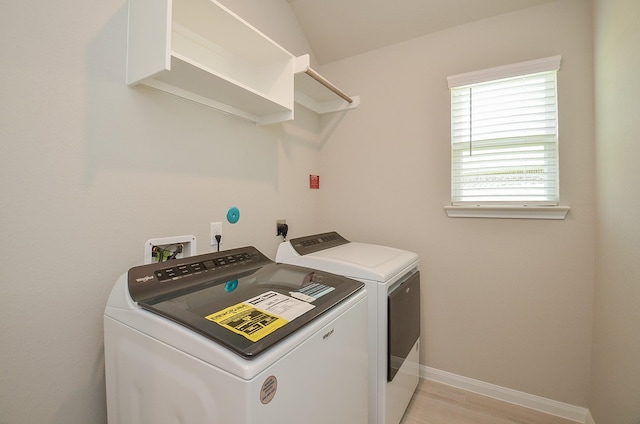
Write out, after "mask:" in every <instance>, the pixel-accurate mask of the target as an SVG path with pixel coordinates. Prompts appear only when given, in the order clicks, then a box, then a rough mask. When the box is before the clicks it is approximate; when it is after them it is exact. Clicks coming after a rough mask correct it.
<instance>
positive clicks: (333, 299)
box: [104, 247, 368, 424]
mask: <svg viewBox="0 0 640 424" xmlns="http://www.w3.org/2000/svg"><path fill="white" fill-rule="evenodd" d="M366 319H367V294H366V290H365V288H364V285H363V284H362V283H361V282H358V281H354V280H350V279H347V278H344V277H341V276H338V275H334V274H331V273H328V272H324V271H318V270H313V269H308V268H302V267H298V266H291V265H284V264H276V263H274V262H272V261H270V260H269V259H268V258H267V257H265V256H264V255H263V254H262V253H260V252H259V251H258V250H257V249H255V248H253V247H246V248H241V249H234V250H228V251H224V252H217V253H211V254H205V255H198V256H192V257H188V258H184V259H177V260H172V261H169V262H162V263H156V264H149V265H143V266H139V267H134V268H132V269H131V270H129V272H127V273H125V274H123V275H122V276H121V277H120V278H119V279H118V281H117V282H116V284H115V286H114V288H113V290H112V292H111V295H110V297H109V300H108V303H107V306H106V309H105V313H104V342H105V370H106V389H107V414H108V421H109V424H169V423H172V424H176V423H179V424H203V423H233V424H258V423H259V424H283V423H284V424H299V423H315V424H326V423H358V424H365V423H367V421H368V417H367V413H368V412H367V411H368V410H367V395H366V392H367V382H366V379H367V375H368V374H367V373H368V361H367V335H366V332H367V324H366Z"/></svg>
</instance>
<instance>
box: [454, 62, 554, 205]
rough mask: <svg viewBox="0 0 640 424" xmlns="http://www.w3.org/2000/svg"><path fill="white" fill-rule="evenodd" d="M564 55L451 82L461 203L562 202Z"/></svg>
mask: <svg viewBox="0 0 640 424" xmlns="http://www.w3.org/2000/svg"><path fill="white" fill-rule="evenodd" d="M559 66H560V57H559V56H557V57H554V58H549V59H541V60H537V61H531V62H524V63H520V64H516V65H511V66H506V67H500V68H493V69H490V70H485V71H480V72H476V73H470V74H463V75H458V76H454V77H450V78H449V79H448V81H449V86H450V88H451V202H452V204H453V205H465V204H466V205H468V204H478V205H482V204H508V205H557V204H558V203H559V184H558V174H559V172H558V107H557V87H556V73H557V70H558V69H559Z"/></svg>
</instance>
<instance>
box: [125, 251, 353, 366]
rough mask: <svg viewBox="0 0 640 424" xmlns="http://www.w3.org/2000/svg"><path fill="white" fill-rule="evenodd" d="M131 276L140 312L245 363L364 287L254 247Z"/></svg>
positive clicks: (133, 272)
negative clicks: (207, 341) (178, 327)
mask: <svg viewBox="0 0 640 424" xmlns="http://www.w3.org/2000/svg"><path fill="white" fill-rule="evenodd" d="M221 263H224V265H220V264H221ZM179 270H184V273H180V272H179ZM176 271H178V272H176ZM128 278H129V292H130V294H131V296H132V298H133V299H134V300H136V301H137V302H138V305H139V306H140V307H142V308H143V309H146V310H149V311H151V312H154V313H156V314H158V315H161V316H163V317H165V318H168V319H170V320H172V321H174V322H176V323H178V324H181V325H183V326H185V327H187V328H189V329H191V330H193V331H195V332H197V333H199V334H201V335H203V336H205V337H207V338H209V339H211V340H213V341H215V342H216V343H219V344H221V345H223V346H225V347H226V348H228V349H230V350H231V351H233V352H235V353H237V354H239V355H241V356H242V357H245V358H250V357H254V356H256V355H258V354H260V353H261V352H263V351H265V350H266V349H268V348H269V347H271V346H273V345H274V344H276V343H278V342H279V341H280V340H282V339H284V338H285V337H287V336H289V335H290V334H292V333H293V332H294V331H296V330H297V329H299V328H301V327H303V326H304V325H305V324H307V323H309V322H311V321H312V320H314V319H315V318H317V317H319V316H320V315H322V314H324V313H325V312H327V311H328V310H329V309H331V308H333V307H334V306H336V305H337V304H338V303H340V302H342V301H343V300H344V299H346V298H347V297H349V296H351V295H353V294H354V293H355V292H357V291H358V290H360V289H361V288H362V287H363V286H364V285H363V284H362V283H360V282H358V281H354V280H350V279H347V278H344V277H341V276H338V275H333V274H330V273H328V272H323V271H317V270H314V269H308V268H302V267H298V266H292V265H285V264H275V263H273V262H272V261H270V260H269V259H267V258H266V257H265V256H264V255H262V254H261V253H260V252H259V251H258V250H257V249H255V248H254V247H247V248H242V249H234V250H233V251H226V252H220V253H213V254H206V255H199V256H192V257H189V258H185V259H182V260H180V261H170V262H163V263H160V264H150V265H144V266H141V267H136V268H132V269H131V270H130V271H129V275H128Z"/></svg>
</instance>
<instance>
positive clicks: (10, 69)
mask: <svg viewBox="0 0 640 424" xmlns="http://www.w3.org/2000/svg"><path fill="white" fill-rule="evenodd" d="M594 1H595V11H596V14H595V16H596V37H595V39H596V48H595V52H596V60H597V64H598V65H597V66H596V71H597V72H596V86H597V113H596V118H597V123H598V126H597V135H598V137H597V143H594V136H593V127H592V124H591V123H592V122H593V117H594V115H593V108H594V101H593V92H592V87H593V85H592V78H593V69H592V60H593V57H592V46H591V42H590V40H591V39H592V32H591V28H592V27H591V13H590V12H591V9H590V3H591V2H590V1H588V0H558V1H557V2H554V3H552V4H547V5H544V6H540V7H536V8H533V9H529V10H526V11H522V12H518V13H514V14H510V15H507V16H502V17H498V18H494V19H489V20H486V21H481V22H476V23H474V24H470V25H465V26H463V27H459V28H454V29H451V30H448V31H443V32H440V33H436V34H432V35H430V36H427V37H422V38H419V39H416V40H412V41H409V42H406V43H402V44H399V45H396V46H392V47H388V48H385V49H382V50H379V51H375V52H371V53H368V54H365V55H362V56H358V57H354V58H350V59H348V60H345V61H341V62H337V63H334V64H331V65H327V66H325V67H323V69H320V70H321V71H322V72H323V74H325V75H326V76H328V77H329V78H330V79H332V81H334V82H336V83H337V84H338V85H339V86H341V87H345V88H348V91H349V92H350V93H354V94H359V95H361V97H362V105H361V106H360V108H358V109H357V110H354V111H350V112H348V113H346V114H341V115H335V116H329V117H327V118H326V120H325V122H324V125H323V126H321V127H319V126H318V125H317V124H318V123H317V122H316V120H315V119H314V118H313V117H312V116H311V115H310V114H308V113H307V112H306V111H305V110H304V109H302V108H301V109H299V110H298V111H297V115H296V116H297V119H296V122H295V123H293V124H284V125H275V126H269V127H255V126H254V125H253V124H251V123H248V122H244V121H241V120H238V119H236V118H233V117H229V116H226V115H222V114H219V113H217V112H214V111H211V110H208V109H206V108H203V107H201V106H199V105H195V104H192V103H189V102H186V101H183V100H180V99H176V98H174V97H171V96H167V95H165V94H162V93H157V92H154V91H151V90H147V89H144V88H139V89H131V88H128V87H126V86H125V85H124V83H123V80H124V66H125V52H126V39H125V37H126V35H125V34H126V1H125V0H108V1H102V2H99V3H87V2H80V1H74V0H70V1H69V2H67V4H66V5H65V7H60V5H59V4H54V3H51V4H49V3H39V4H37V5H34V4H31V3H29V2H2V3H1V5H0V28H2V29H1V31H2V35H3V36H2V37H0V47H1V48H2V51H3V52H4V55H5V58H9V61H10V62H8V61H7V60H5V62H4V63H5V64H7V63H10V66H6V65H5V66H3V67H2V68H1V69H0V74H1V77H2V78H1V79H0V81H1V83H0V98H2V101H1V102H0V140H1V142H2V144H1V146H0V181H1V182H0V210H2V219H1V220H0V234H2V236H3V238H4V239H5V240H6V241H7V243H9V244H8V247H7V248H4V249H2V251H3V254H2V255H3V256H2V259H1V260H0V274H1V275H2V280H1V281H2V284H0V335H1V336H2V338H3V343H2V344H1V345H0V346H1V347H0V363H1V364H2V372H1V373H0V424H22V423H29V424H30V423H34V422H46V423H52V424H68V423H104V422H106V417H105V403H104V370H103V353H102V311H103V309H104V304H105V302H106V298H107V295H108V293H109V291H110V289H111V287H112V285H113V283H114V281H115V279H116V278H117V277H118V275H119V274H120V273H122V272H124V271H125V270H126V269H127V268H128V267H130V266H132V265H135V264H137V263H139V262H140V261H141V260H142V252H143V244H144V242H145V241H146V240H147V239H149V238H152V237H161V236H169V235H179V234H195V235H196V237H197V239H198V251H199V252H207V251H210V250H211V247H210V246H208V245H207V242H206V240H207V239H208V224H209V222H210V221H213V220H223V219H224V214H225V213H226V210H227V208H228V207H230V206H238V207H240V209H241V211H242V217H241V221H240V223H239V224H237V225H235V226H231V225H225V227H224V239H223V247H224V248H231V247H237V246H242V245H245V244H253V245H255V246H257V247H258V248H259V249H261V250H262V251H264V252H265V253H266V254H267V255H269V256H271V257H273V254H274V253H275V249H276V246H277V242H278V239H277V238H276V237H275V236H274V235H273V226H274V221H275V219H278V218H287V220H288V223H289V224H290V226H291V234H292V235H303V234H308V233H311V232H315V231H320V230H325V229H336V230H338V231H340V232H342V233H343V234H344V235H345V236H347V237H349V238H352V239H354V240H361V241H370V242H375V243H382V244H390V245H395V246H398V247H402V248H407V249H411V250H415V251H416V252H418V253H419V254H420V256H421V258H422V272H423V275H424V285H423V289H424V299H423V304H424V314H423V318H424V322H423V324H424V327H423V328H424V331H423V337H424V340H425V346H424V347H425V348H424V350H423V352H424V354H423V357H422V362H423V364H425V365H427V366H430V367H434V368H438V369H441V370H445V371H450V372H453V373H456V374H460V375H463V376H466V377H471V378H476V379H479V380H483V381H486V382H490V383H495V384H498V385H501V386H505V387H509V388H513V389H517V390H522V391H524V392H527V393H532V394H538V395H540V396H544V397H548V398H551V399H555V400H559V401H564V402H568V403H570V404H574V405H581V406H589V407H590V408H591V410H592V413H593V415H594V417H595V419H596V422H597V423H598V424H606V423H614V422H615V423H616V424H618V423H620V424H626V423H630V424H635V421H637V417H638V416H639V415H640V411H639V410H638V408H639V407H640V406H639V404H638V402H637V396H635V394H636V393H637V381H639V380H640V370H639V368H638V367H639V365H638V364H639V362H638V361H637V358H638V357H640V352H639V351H640V339H639V338H638V332H637V331H636V327H637V326H635V325H634V323H638V322H639V318H640V317H639V316H638V314H639V312H638V311H640V308H638V307H637V300H638V299H640V293H638V287H639V286H638V284H637V280H638V276H639V275H640V269H638V267H639V266H640V265H638V261H637V256H638V243H637V240H638V238H639V236H640V234H639V233H640V230H639V228H638V223H637V221H636V220H635V216H637V213H636V209H637V207H638V206H640V205H638V200H637V199H638V198H640V197H639V196H638V195H635V193H636V191H637V189H636V188H637V187H638V186H640V185H639V184H638V183H640V181H638V175H640V174H639V173H638V172H637V170H636V167H635V163H634V162H633V159H635V158H636V157H637V156H638V155H637V153H638V151H639V150H638V149H637V148H636V147H634V146H635V145H634V144H633V142H634V141H635V140H634V138H633V137H634V135H635V134H634V133H633V131H634V130H638V128H637V126H638V124H637V116H638V102H637V101H636V100H634V97H635V98H638V96H639V95H640V93H637V91H638V86H637V84H635V85H634V83H633V82H632V80H631V78H632V77H635V76H636V74H637V72H636V71H637V70H638V68H639V64H638V60H639V59H638V57H640V55H639V54H638V53H640V52H638V46H639V45H640V40H639V39H638V38H639V32H638V30H637V29H636V23H637V22H638V19H640V16H639V14H640V10H639V7H638V4H637V2H636V1H635V0H619V1H608V0H594ZM223 3H225V4H228V6H229V7H231V8H232V9H233V10H234V11H236V12H237V13H239V14H240V15H241V16H243V17H245V18H246V19H247V20H249V21H250V22H251V23H252V24H254V25H256V26H257V27H258V28H259V29H261V30H263V31H265V32H266V33H267V34H269V35H270V36H271V37H272V38H274V39H276V41H278V42H279V43H281V44H283V45H284V46H285V47H286V48H288V49H289V50H291V51H292V52H293V53H296V54H302V53H306V52H308V51H309V48H308V43H307V42H306V40H305V39H304V37H303V36H302V33H301V31H300V28H299V27H298V25H297V23H296V22H295V19H292V15H291V11H290V9H289V6H288V4H286V1H285V0H268V1H267V0H262V1H260V2H255V1H253V0H223ZM541 22H547V23H545V24H544V25H542V24H541ZM556 54H561V55H562V57H563V65H562V70H561V72H560V77H559V84H560V101H561V116H560V119H561V125H562V126H561V131H562V132H561V166H562V170H561V184H562V185H561V197H562V203H563V204H566V205H570V206H571V212H570V214H569V216H568V218H567V219H566V220H565V221H560V222H556V221H528V220H479V219H449V218H447V217H446V215H445V214H444V211H443V206H444V205H445V204H447V202H448V200H449V183H448V181H449V139H448V138H449V111H448V102H449V99H448V90H447V87H446V76H448V75H451V74H456V73H460V72H466V71H473V70H477V69H482V68H485V67H491V66H496V65H502V64H507V63H512V62H518V61H522V60H529V59H534V58H539V57H546V56H551V55H556ZM627 82H628V83H627ZM319 132H322V138H321V139H320V140H319V141H318V140H316V137H315V135H316V134H318V133H319ZM595 146H597V152H598V155H597V167H596V169H597V179H595V178H594V177H593V174H592V170H593V169H594V161H595V160H596V159H595V157H596V155H595ZM310 173H319V174H321V177H322V189H321V190H320V191H319V192H318V191H310V190H308V188H307V178H308V174H310ZM596 184H597V187H598V190H599V196H598V203H597V211H598V216H597V218H596V214H595V211H596V204H595V201H596V196H595V195H594V193H595V187H596ZM620 187H622V188H623V189H621V188H620ZM165 193H171V194H174V193H175V194H176V195H177V194H180V195H181V196H182V197H183V198H186V199H188V200H187V201H186V202H185V203H182V204H180V205H178V206H172V205H168V204H167V202H166V196H164V194H165ZM634 207H635V208H634ZM176 216H177V217H179V219H175V218H176ZM596 225H597V240H598V249H597V250H596V248H595V240H594V239H595V237H596V235H595V230H594V228H596ZM596 258H597V261H596ZM594 262H596V263H597V272H596V266H594ZM596 273H597V287H596V291H595V293H596V298H595V302H594V299H593V287H594V275H595V274H596ZM594 304H595V308H592V307H593V305H594ZM594 310H595V321H593V322H595V331H594V333H593V340H592V337H591V323H592V312H593V311H594ZM592 342H593V343H592ZM592 346H593V368H592V372H591V375H590V369H591V367H590V362H591V351H592V350H591V349H592ZM590 377H591V382H592V384H591V394H590V398H589V385H590V382H589V378H590ZM589 399H590V400H589ZM634 420H635V421H634Z"/></svg>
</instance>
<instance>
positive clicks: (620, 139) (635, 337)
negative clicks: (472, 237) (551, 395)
mask: <svg viewBox="0 0 640 424" xmlns="http://www.w3.org/2000/svg"><path fill="white" fill-rule="evenodd" d="M594 4H595V12H596V14H595V16H596V26H595V28H596V31H595V40H596V43H595V52H596V111H597V113H596V124H597V125H596V129H597V130H596V137H597V144H596V147H597V152H598V154H597V162H596V170H597V184H598V209H597V210H598V220H597V224H598V225H597V228H598V232H597V241H598V244H597V245H598V250H597V258H598V260H597V285H596V302H595V309H594V310H595V326H594V337H593V372H592V388H591V397H590V402H589V408H590V409H591V413H592V415H593V417H594V419H595V422H597V423H598V424H606V423H616V424H637V423H638V422H640V386H639V383H638V382H640V360H639V358H640V331H638V326H639V324H640V305H639V304H638V302H639V301H640V284H639V281H640V260H639V258H640V223H639V221H638V209H639V208H640V172H639V171H638V162H639V161H640V145H639V144H638V132H640V122H639V121H638V116H640V103H639V101H638V98H639V97H640V85H639V84H638V75H640V29H638V22H639V21H640V3H639V2H638V1H636V0H615V1H614V0H597V1H595V3H594Z"/></svg>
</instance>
